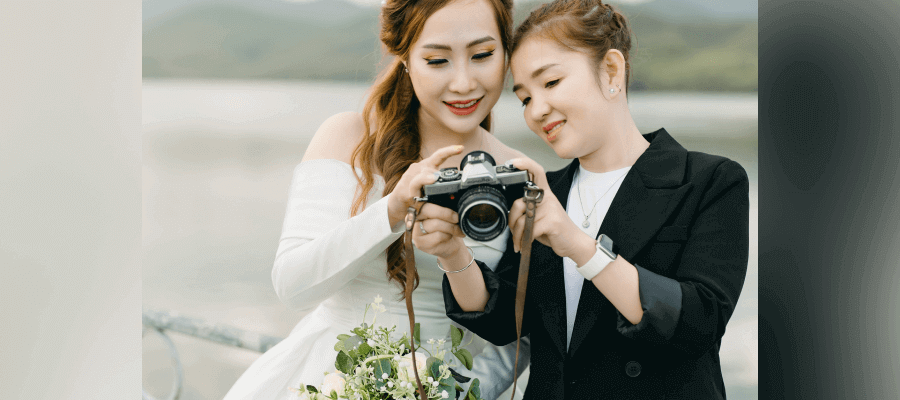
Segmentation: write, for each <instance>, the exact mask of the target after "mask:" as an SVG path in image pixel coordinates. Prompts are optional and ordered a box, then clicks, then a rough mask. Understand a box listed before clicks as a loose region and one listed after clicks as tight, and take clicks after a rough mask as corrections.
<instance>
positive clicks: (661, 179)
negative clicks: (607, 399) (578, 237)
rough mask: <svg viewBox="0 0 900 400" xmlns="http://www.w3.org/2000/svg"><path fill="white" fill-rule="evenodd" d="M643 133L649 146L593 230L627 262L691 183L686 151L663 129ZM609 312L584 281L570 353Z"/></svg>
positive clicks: (606, 303)
mask: <svg viewBox="0 0 900 400" xmlns="http://www.w3.org/2000/svg"><path fill="white" fill-rule="evenodd" d="M644 136H645V138H647V139H648V141H650V147H649V148H648V149H647V150H646V151H644V154H642V155H641V156H640V157H639V158H638V160H637V161H636V162H635V164H634V166H632V168H631V170H629V171H628V174H627V175H626V176H625V179H623V180H622V185H621V186H620V187H619V190H618V192H616V196H615V197H614V198H613V201H612V204H611V205H610V207H609V211H608V212H607V213H606V216H605V217H604V218H603V223H602V224H601V225H600V231H599V233H598V237H599V234H606V235H607V236H609V237H610V238H611V239H612V240H613V247H614V249H613V250H614V251H615V252H616V253H617V254H618V255H619V256H620V257H623V258H624V259H626V260H628V261H629V262H633V260H634V257H635V256H636V255H637V254H638V253H639V252H640V251H641V250H642V249H643V248H644V246H645V245H646V244H647V242H649V241H650V239H651V238H652V237H653V236H654V235H655V234H656V233H657V232H658V231H659V229H660V228H661V227H662V226H663V224H665V222H666V221H667V220H668V218H669V215H671V213H672V212H673V211H674V210H675V209H676V208H677V207H678V205H679V204H680V203H681V200H682V199H683V198H684V195H685V194H687V193H688V191H690V190H691V187H692V184H691V183H690V182H687V183H684V182H683V179H684V172H685V165H686V162H687V150H685V149H684V147H681V145H679V144H678V142H676V141H675V139H673V138H672V137H671V136H669V134H668V133H667V132H666V131H665V130H663V129H660V130H659V131H656V132H653V133H651V134H648V135H644ZM610 312H618V311H617V310H616V309H615V307H613V305H612V303H610V302H609V300H607V299H606V297H605V296H603V294H602V293H600V291H599V290H597V287H596V286H594V284H593V283H592V282H590V281H586V282H585V283H584V286H583V288H582V291H581V298H580V299H579V301H578V311H577V314H576V317H575V327H574V331H573V332H572V342H571V344H570V345H569V351H568V353H569V355H570V356H571V355H574V354H575V351H577V350H578V347H579V346H580V345H581V344H582V343H583V342H584V340H585V339H586V338H587V337H588V336H589V335H588V334H589V333H590V331H591V329H592V328H593V326H594V324H595V323H596V321H597V319H598V317H599V315H600V314H601V313H603V314H607V313H610Z"/></svg>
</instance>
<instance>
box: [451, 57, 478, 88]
mask: <svg viewBox="0 0 900 400" xmlns="http://www.w3.org/2000/svg"><path fill="white" fill-rule="evenodd" d="M475 87H476V85H475V79H474V77H472V74H471V73H470V71H469V68H468V66H466V65H465V64H462V65H460V66H458V67H456V68H454V69H453V79H452V80H451V81H450V86H449V89H450V91H452V92H455V93H462V94H464V93H469V92H471V91H473V90H475Z"/></svg>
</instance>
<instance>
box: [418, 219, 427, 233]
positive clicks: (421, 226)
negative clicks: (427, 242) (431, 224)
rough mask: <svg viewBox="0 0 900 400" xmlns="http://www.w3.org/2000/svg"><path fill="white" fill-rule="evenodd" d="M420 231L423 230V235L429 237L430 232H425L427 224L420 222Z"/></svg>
mask: <svg viewBox="0 0 900 400" xmlns="http://www.w3.org/2000/svg"><path fill="white" fill-rule="evenodd" d="M419 229H421V230H422V234H423V235H427V234H428V232H426V231H425V222H424V221H419Z"/></svg>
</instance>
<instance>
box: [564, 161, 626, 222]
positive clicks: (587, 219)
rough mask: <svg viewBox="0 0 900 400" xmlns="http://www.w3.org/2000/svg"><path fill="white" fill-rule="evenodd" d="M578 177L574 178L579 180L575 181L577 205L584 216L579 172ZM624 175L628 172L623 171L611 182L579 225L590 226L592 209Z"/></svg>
mask: <svg viewBox="0 0 900 400" xmlns="http://www.w3.org/2000/svg"><path fill="white" fill-rule="evenodd" d="M578 175H579V176H578V177H576V178H579V179H576V180H575V189H576V190H577V191H578V204H581V213H582V214H584V203H583V202H582V201H581V179H580V178H581V176H580V175H581V171H579V172H578ZM625 175H628V171H625V173H624V174H622V176H620V177H618V178H616V180H614V181H613V183H612V185H609V189H606V191H605V192H603V195H602V196H600V198H599V199H597V202H596V203H594V206H593V207H591V212H589V213H587V214H586V215H585V216H584V222H582V223H581V226H582V227H584V228H588V227H590V226H591V222H590V221H589V219H590V217H591V215H592V214H593V213H594V208H596V207H597V204H600V200H603V198H604V197H606V194H607V193H609V191H610V190H612V188H613V186H616V182H618V181H619V179H622V178H624V177H625Z"/></svg>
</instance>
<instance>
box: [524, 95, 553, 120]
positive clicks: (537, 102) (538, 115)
mask: <svg viewBox="0 0 900 400" xmlns="http://www.w3.org/2000/svg"><path fill="white" fill-rule="evenodd" d="M529 106H531V107H529V110H528V113H529V115H528V117H529V118H531V120H532V121H535V122H542V121H543V120H544V118H546V117H547V115H548V114H550V104H549V103H547V102H546V101H544V99H543V98H541V97H540V96H532V97H531V101H530V103H529Z"/></svg>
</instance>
